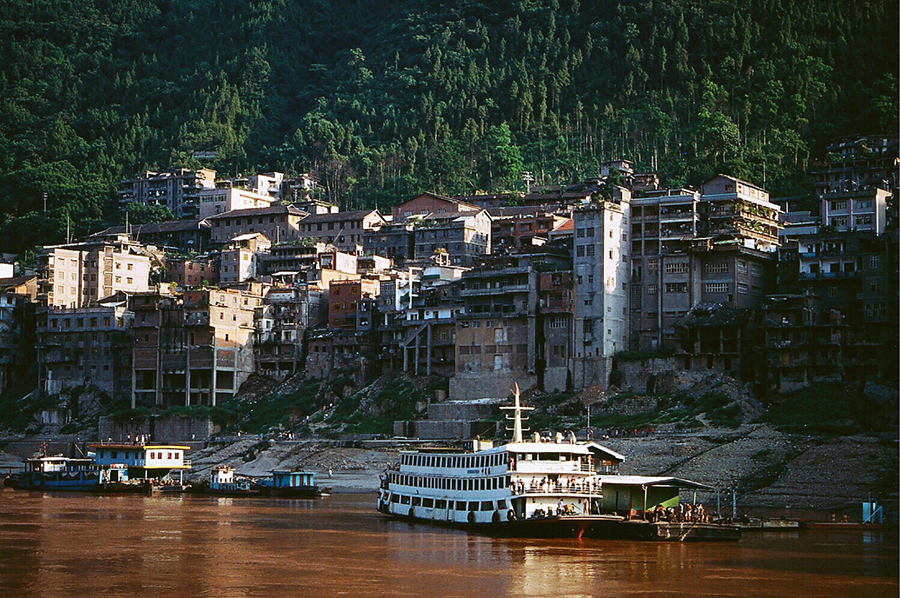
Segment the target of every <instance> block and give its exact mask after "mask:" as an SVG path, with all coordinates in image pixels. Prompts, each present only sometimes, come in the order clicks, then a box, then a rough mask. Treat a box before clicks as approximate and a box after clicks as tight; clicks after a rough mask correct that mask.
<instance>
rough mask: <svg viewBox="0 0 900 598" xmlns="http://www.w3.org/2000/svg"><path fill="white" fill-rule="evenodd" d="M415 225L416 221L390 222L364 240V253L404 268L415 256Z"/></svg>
mask: <svg viewBox="0 0 900 598" xmlns="http://www.w3.org/2000/svg"><path fill="white" fill-rule="evenodd" d="M414 224H415V221H414V220H405V221H403V222H396V223H393V222H389V223H387V224H384V225H382V226H381V227H380V228H378V229H377V230H371V231H368V232H367V233H366V234H364V235H363V238H362V241H363V243H362V245H363V251H364V252H365V253H366V254H371V255H380V256H382V257H386V258H390V259H391V260H393V261H394V263H395V264H397V265H398V266H402V265H403V264H404V263H406V260H409V259H412V258H413V256H414V255H415V240H414V235H413V229H414Z"/></svg>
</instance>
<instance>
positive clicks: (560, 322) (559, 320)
mask: <svg viewBox="0 0 900 598" xmlns="http://www.w3.org/2000/svg"><path fill="white" fill-rule="evenodd" d="M565 327H566V317H565V316H553V317H551V318H550V328H565Z"/></svg>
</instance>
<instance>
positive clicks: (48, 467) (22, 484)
mask: <svg viewBox="0 0 900 598" xmlns="http://www.w3.org/2000/svg"><path fill="white" fill-rule="evenodd" d="M4 483H5V484H6V485H7V486H10V487H12V488H19V489H25V490H62V491H76V492H92V491H96V490H99V489H100V469H99V467H97V464H96V463H94V460H93V459H72V458H69V457H64V456H62V455H53V456H51V455H46V454H43V455H39V456H35V457H32V458H30V459H26V460H25V470H24V471H22V472H19V473H14V474H11V475H10V476H9V477H7V478H6V481H5V482H4Z"/></svg>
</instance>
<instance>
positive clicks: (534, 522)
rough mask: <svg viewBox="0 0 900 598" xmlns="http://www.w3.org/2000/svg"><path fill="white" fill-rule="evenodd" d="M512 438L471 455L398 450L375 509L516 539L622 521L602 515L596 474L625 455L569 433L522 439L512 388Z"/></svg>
mask: <svg viewBox="0 0 900 598" xmlns="http://www.w3.org/2000/svg"><path fill="white" fill-rule="evenodd" d="M503 409H509V410H512V411H513V417H512V418H511V419H512V420H513V428H512V432H513V438H512V442H509V443H507V444H505V445H503V446H498V447H494V446H493V445H492V443H491V442H489V441H481V440H475V441H473V449H474V450H473V452H470V453H451V452H444V451H418V452H403V453H401V454H400V460H399V462H398V463H396V464H394V465H393V466H391V467H389V468H388V469H387V470H386V471H385V472H384V474H383V476H382V480H381V488H380V490H379V494H378V505H377V508H378V510H379V511H380V512H382V513H385V514H388V515H394V516H400V517H408V518H411V519H414V520H422V521H430V522H435V523H442V524H447V525H459V526H475V527H480V528H482V529H496V530H498V531H500V530H502V531H503V532H504V533H510V534H523V535H551V536H555V535H559V536H569V535H575V536H578V537H580V536H581V535H582V534H584V532H585V531H587V530H589V529H590V528H591V527H592V526H594V525H595V524H599V523H604V522H607V521H613V520H620V519H621V517H616V516H610V515H601V512H600V509H601V499H602V496H603V492H602V483H601V478H600V474H613V473H616V472H617V470H618V465H619V463H621V462H622V461H623V460H624V457H623V456H622V455H620V454H618V453H616V452H614V451H612V450H610V449H608V448H606V447H603V446H601V445H599V444H597V443H594V442H587V443H580V442H578V441H577V440H576V438H575V435H574V434H569V435H568V436H563V435H562V434H556V435H555V436H554V437H552V438H549V437H542V436H540V435H539V434H537V433H535V434H534V435H533V436H532V437H531V438H529V439H528V440H527V441H526V440H525V439H524V438H523V429H522V412H523V411H525V410H530V409H531V408H530V407H522V406H521V404H520V402H519V393H518V389H516V394H515V404H514V405H513V406H512V407H504V408H503Z"/></svg>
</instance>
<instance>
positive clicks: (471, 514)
mask: <svg viewBox="0 0 900 598" xmlns="http://www.w3.org/2000/svg"><path fill="white" fill-rule="evenodd" d="M466 520H467V521H468V522H469V523H475V511H469V516H468V517H467V518H466Z"/></svg>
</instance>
